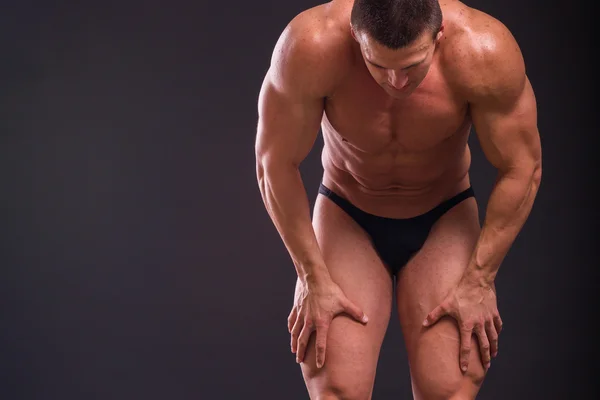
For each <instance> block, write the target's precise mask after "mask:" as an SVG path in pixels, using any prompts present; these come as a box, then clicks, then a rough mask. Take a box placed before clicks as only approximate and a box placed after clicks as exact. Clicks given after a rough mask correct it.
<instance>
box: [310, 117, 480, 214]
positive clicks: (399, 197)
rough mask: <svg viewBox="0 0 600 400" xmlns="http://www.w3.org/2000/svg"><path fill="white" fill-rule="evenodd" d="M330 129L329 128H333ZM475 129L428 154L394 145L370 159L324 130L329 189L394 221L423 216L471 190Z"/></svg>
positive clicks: (464, 131) (325, 181)
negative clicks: (471, 145) (470, 143)
mask: <svg viewBox="0 0 600 400" xmlns="http://www.w3.org/2000/svg"><path fill="white" fill-rule="evenodd" d="M327 125H329V124H327ZM469 130H470V125H466V126H463V127H461V130H460V131H459V132H456V133H455V134H454V135H452V136H450V137H447V138H445V139H444V140H443V141H441V142H440V143H438V144H436V145H435V146H432V147H430V148H428V149H426V150H421V151H419V152H411V151H410V150H407V149H400V147H399V146H398V145H394V144H393V143H392V144H389V145H386V146H384V148H383V149H382V150H380V151H376V152H370V153H366V152H364V151H362V150H360V149H358V148H356V147H353V146H352V145H351V144H350V143H348V142H347V141H346V140H343V139H342V137H341V136H340V135H339V134H338V133H337V132H336V131H335V130H334V129H332V127H331V125H329V126H323V137H324V142H325V145H324V147H323V152H322V157H321V159H322V163H323V169H324V175H323V184H324V185H325V186H327V187H328V188H329V189H331V190H333V191H334V192H336V193H337V194H338V195H340V196H342V197H344V198H346V199H347V200H348V201H350V202H351V203H353V204H354V205H355V206H356V207H358V208H360V209H362V210H363V211H366V212H368V213H371V214H374V215H378V216H382V217H388V218H410V217H414V216H417V215H420V214H423V213H425V212H427V211H429V210H431V209H432V208H434V207H435V206H437V205H438V204H440V203H441V202H443V201H444V200H447V199H449V198H450V197H452V196H454V195H455V194H457V193H459V192H461V191H463V190H465V189H467V188H468V187H469V185H470V180H469V174H468V171H469V167H470V163H471V154H470V150H469V146H468V144H467V138H468V134H469Z"/></svg>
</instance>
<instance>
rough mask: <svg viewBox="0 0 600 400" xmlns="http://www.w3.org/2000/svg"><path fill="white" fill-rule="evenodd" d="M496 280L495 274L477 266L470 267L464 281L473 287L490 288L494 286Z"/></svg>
mask: <svg viewBox="0 0 600 400" xmlns="http://www.w3.org/2000/svg"><path fill="white" fill-rule="evenodd" d="M495 278H496V276H495V274H493V273H491V272H489V271H486V270H484V269H482V268H478V267H475V266H469V267H468V268H467V269H466V271H465V273H464V275H463V279H462V280H463V281H464V282H466V283H468V284H469V285H472V286H477V287H482V288H489V287H491V286H493V285H494V279H495Z"/></svg>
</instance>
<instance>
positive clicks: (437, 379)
mask: <svg viewBox="0 0 600 400" xmlns="http://www.w3.org/2000/svg"><path fill="white" fill-rule="evenodd" d="M484 377H485V373H484V370H483V368H482V367H480V366H473V367H470V368H469V370H468V371H467V372H466V373H465V374H462V373H461V372H460V371H459V370H458V368H457V369H456V371H453V372H450V371H448V372H447V373H444V374H429V375H427V376H425V377H421V379H419V381H420V382H418V383H417V382H415V383H417V387H416V388H415V389H416V391H417V392H418V394H419V395H418V396H416V398H418V399H423V400H473V399H475V397H476V395H477V392H478V391H479V388H480V387H481V385H482V383H483V379H484Z"/></svg>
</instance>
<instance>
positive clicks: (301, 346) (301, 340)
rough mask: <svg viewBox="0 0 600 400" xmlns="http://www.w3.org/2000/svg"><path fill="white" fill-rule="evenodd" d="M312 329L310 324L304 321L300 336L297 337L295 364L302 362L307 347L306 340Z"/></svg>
mask: <svg viewBox="0 0 600 400" xmlns="http://www.w3.org/2000/svg"><path fill="white" fill-rule="evenodd" d="M312 331H313V329H312V327H311V324H310V323H309V322H308V321H306V322H305V323H304V327H303V328H302V331H301V332H300V336H298V351H297V352H296V362H297V363H301V362H303V361H304V353H305V352H306V346H307V345H308V339H310V334H311V333H312Z"/></svg>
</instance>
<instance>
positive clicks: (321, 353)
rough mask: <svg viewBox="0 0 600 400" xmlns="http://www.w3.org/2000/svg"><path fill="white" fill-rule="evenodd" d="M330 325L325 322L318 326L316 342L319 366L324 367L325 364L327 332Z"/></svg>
mask: <svg viewBox="0 0 600 400" xmlns="http://www.w3.org/2000/svg"><path fill="white" fill-rule="evenodd" d="M328 331H329V325H328V324H323V325H321V326H318V327H317V340H316V343H315V348H316V353H317V368H321V367H323V365H324V364H325V350H326V348H327V332H328Z"/></svg>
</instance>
